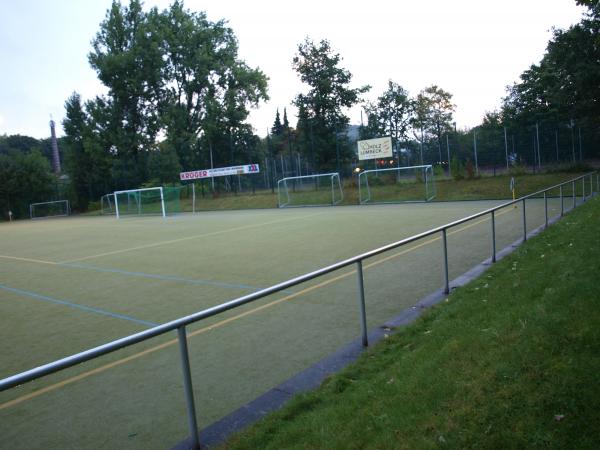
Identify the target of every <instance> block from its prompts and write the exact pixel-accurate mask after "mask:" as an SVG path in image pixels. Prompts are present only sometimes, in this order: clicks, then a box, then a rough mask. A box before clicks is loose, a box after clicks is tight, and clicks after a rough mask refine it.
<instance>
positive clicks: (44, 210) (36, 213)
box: [29, 200, 71, 219]
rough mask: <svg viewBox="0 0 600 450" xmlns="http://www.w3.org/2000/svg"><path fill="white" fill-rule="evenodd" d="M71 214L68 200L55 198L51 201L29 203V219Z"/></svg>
mask: <svg viewBox="0 0 600 450" xmlns="http://www.w3.org/2000/svg"><path fill="white" fill-rule="evenodd" d="M69 214H71V208H70V206H69V200H56V201H52V202H40V203H32V204H31V205H29V216H30V217H31V219H44V218H47V217H63V216H68V215H69Z"/></svg>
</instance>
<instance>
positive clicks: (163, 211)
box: [107, 186, 181, 219]
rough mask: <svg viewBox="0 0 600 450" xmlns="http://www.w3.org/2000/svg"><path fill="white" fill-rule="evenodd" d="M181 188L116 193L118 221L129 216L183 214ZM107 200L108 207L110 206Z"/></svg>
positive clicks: (114, 196) (115, 201) (114, 194)
mask: <svg viewBox="0 0 600 450" xmlns="http://www.w3.org/2000/svg"><path fill="white" fill-rule="evenodd" d="M180 191H181V187H163V186H158V187H151V188H143V189H129V190H126V191H115V192H114V193H113V194H112V196H113V207H114V211H115V214H116V216H117V219H119V218H121V217H122V216H129V215H146V214H150V215H161V216H163V217H165V216H166V215H167V214H175V213H178V212H181V202H180ZM108 202H109V200H108V199H107V206H108V205H109V203H108Z"/></svg>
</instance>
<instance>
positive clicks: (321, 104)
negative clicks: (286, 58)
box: [292, 38, 370, 171]
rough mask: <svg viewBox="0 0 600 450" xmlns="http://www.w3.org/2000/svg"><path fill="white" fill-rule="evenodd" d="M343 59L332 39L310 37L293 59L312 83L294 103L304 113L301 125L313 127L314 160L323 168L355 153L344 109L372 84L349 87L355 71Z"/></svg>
mask: <svg viewBox="0 0 600 450" xmlns="http://www.w3.org/2000/svg"><path fill="white" fill-rule="evenodd" d="M340 62H341V57H340V55H339V54H337V53H334V51H333V49H332V48H331V45H330V43H329V41H327V40H322V41H320V42H319V43H318V44H317V43H315V42H313V41H312V40H310V39H309V38H306V40H305V41H304V42H303V43H301V44H300V45H298V53H297V54H296V55H295V56H294V59H293V62H292V66H293V68H294V70H295V71H296V72H298V74H299V75H300V79H301V80H302V82H303V83H306V84H308V85H309V87H310V89H309V91H308V92H307V93H306V94H298V95H297V96H296V98H295V99H294V104H295V105H296V106H297V107H298V108H299V109H300V110H301V111H302V114H303V115H304V117H302V121H304V122H305V124H301V125H302V126H303V127H305V128H306V125H308V126H309V127H310V128H311V139H312V140H314V146H313V147H314V148H315V149H318V152H316V154H314V155H313V158H314V162H315V163H316V165H317V167H319V168H320V169H334V168H335V169H336V170H338V171H339V169H340V164H341V162H342V161H344V160H349V159H350V158H351V157H352V155H353V152H352V150H351V149H350V148H349V146H348V145H346V136H345V133H343V131H345V129H346V127H347V126H348V123H349V119H348V117H347V116H346V115H345V114H344V112H343V109H344V108H350V107H352V106H353V105H355V104H357V103H359V102H360V95H361V94H363V93H365V92H367V91H368V90H369V89H370V87H369V86H362V87H360V88H350V87H349V85H350V81H351V80H352V74H351V73H350V72H349V71H348V70H346V69H344V68H342V67H339V64H340ZM299 124H300V117H299ZM340 132H342V133H341V134H340Z"/></svg>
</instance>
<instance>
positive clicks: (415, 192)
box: [358, 165, 435, 205]
mask: <svg viewBox="0 0 600 450" xmlns="http://www.w3.org/2000/svg"><path fill="white" fill-rule="evenodd" d="M358 197H359V201H360V204H361V205H363V204H365V203H402V202H423V201H425V202H428V201H431V200H433V199H434V198H435V179H434V176H433V167H432V166H431V165H423V166H410V167H393V168H389V169H375V170H365V171H364V172H361V173H360V174H359V175H358Z"/></svg>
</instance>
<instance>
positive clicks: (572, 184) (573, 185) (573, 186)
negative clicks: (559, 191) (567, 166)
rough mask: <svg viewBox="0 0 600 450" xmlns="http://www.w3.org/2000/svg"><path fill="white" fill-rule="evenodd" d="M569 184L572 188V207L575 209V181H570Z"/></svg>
mask: <svg viewBox="0 0 600 450" xmlns="http://www.w3.org/2000/svg"><path fill="white" fill-rule="evenodd" d="M571 186H572V188H573V209H575V206H576V205H577V200H576V199H575V182H574V181H573V182H572V183H571Z"/></svg>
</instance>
